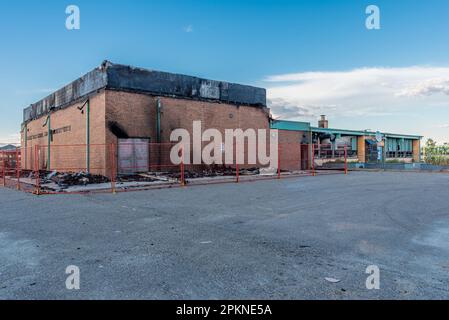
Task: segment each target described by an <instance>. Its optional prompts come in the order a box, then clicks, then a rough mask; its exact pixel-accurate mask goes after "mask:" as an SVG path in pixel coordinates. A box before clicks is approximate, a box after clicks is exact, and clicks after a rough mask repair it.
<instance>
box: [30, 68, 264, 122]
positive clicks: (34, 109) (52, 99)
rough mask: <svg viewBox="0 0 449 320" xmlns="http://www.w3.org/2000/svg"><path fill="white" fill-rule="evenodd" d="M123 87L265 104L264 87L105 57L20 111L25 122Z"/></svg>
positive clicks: (227, 101)
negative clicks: (145, 66) (217, 79)
mask: <svg viewBox="0 0 449 320" xmlns="http://www.w3.org/2000/svg"><path fill="white" fill-rule="evenodd" d="M105 88H106V89H114V90H124V91H131V92H139V93H148V94H153V95H157V96H170V97H178V98H188V99H194V100H208V101H217V102H223V103H230V104H239V105H249V106H256V107H266V106H267V100H266V90H265V89H263V88H257V87H253V86H247V85H241V84H236V83H229V82H224V81H216V80H208V79H203V78H198V77H193V76H187V75H182V74H175V73H168V72H161V71H155V70H148V69H143V68H136V67H132V66H127V65H121V64H113V63H111V62H109V61H104V62H103V63H102V64H101V66H100V67H97V68H95V69H94V70H92V71H90V72H89V73H87V74H86V75H84V76H82V77H81V78H79V79H77V80H75V81H73V82H72V83H70V84H68V85H67V86H65V87H63V88H61V89H59V90H57V91H56V92H54V93H52V94H50V95H49V96H47V97H46V98H44V99H42V100H40V101H38V102H36V103H34V104H31V105H30V106H29V107H28V108H25V109H24V111H23V121H24V123H26V122H28V121H31V120H35V119H38V118H40V117H42V116H44V115H46V114H48V113H49V112H50V111H51V110H54V109H62V108H64V107H67V106H69V105H71V104H73V103H75V102H76V101H79V100H80V99H82V98H83V97H87V96H89V95H91V94H93V93H95V92H97V91H99V90H101V89H105Z"/></svg>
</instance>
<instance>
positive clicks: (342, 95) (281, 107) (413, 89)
mask: <svg viewBox="0 0 449 320" xmlns="http://www.w3.org/2000/svg"><path fill="white" fill-rule="evenodd" d="M265 81H266V82H267V87H268V98H269V101H270V106H271V108H272V112H273V114H274V115H275V116H282V117H285V118H289V119H304V117H306V118H307V117H310V118H315V117H316V116H317V115H320V114H327V115H329V116H333V117H335V116H347V117H348V116H355V117H361V116H385V115H394V114H398V115H399V114H403V113H406V112H410V109H412V108H415V109H416V108H421V109H424V108H426V107H432V106H445V107H449V101H448V96H447V95H449V67H429V66H412V67H405V68H362V69H354V70H348V71H340V72H326V71H320V72H303V73H293V74H282V75H274V76H269V77H267V78H266V79H265Z"/></svg>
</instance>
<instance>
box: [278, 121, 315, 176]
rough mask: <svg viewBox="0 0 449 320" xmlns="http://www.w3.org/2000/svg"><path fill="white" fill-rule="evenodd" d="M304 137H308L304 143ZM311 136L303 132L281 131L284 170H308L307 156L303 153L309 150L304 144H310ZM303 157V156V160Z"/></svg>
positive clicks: (281, 156) (280, 140)
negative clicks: (309, 138)
mask: <svg viewBox="0 0 449 320" xmlns="http://www.w3.org/2000/svg"><path fill="white" fill-rule="evenodd" d="M304 135H305V136H306V138H305V140H306V141H304ZM308 137H309V134H308V133H307V132H303V131H288V130H279V154H280V164H281V169H282V170H290V171H297V170H305V169H307V168H308V161H307V156H306V155H305V154H304V155H302V154H301V151H303V152H307V150H308V149H309V148H308V147H307V146H306V145H305V144H303V143H304V142H308ZM301 156H303V157H302V158H301Z"/></svg>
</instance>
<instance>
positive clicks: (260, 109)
mask: <svg viewBox="0 0 449 320" xmlns="http://www.w3.org/2000/svg"><path fill="white" fill-rule="evenodd" d="M193 121H201V122H202V125H203V129H207V128H215V129H218V130H220V131H223V132H224V130H225V129H233V128H241V129H243V130H246V129H248V128H252V129H255V130H257V129H266V130H269V129H270V111H269V109H268V108H267V106H266V90H265V89H262V88H256V87H251V86H245V85H240V84H234V83H228V82H222V81H213V80H206V79H201V78H197V77H192V76H185V75H179V74H171V73H166V72H159V71H152V70H146V69H141V68H134V67H130V66H125V65H118V64H112V63H110V62H108V61H105V62H103V63H102V65H101V66H100V67H98V68H96V69H94V70H93V71H91V72H89V73H87V74H86V75H84V76H82V77H81V78H79V79H77V80H75V81H74V82H72V83H70V84H69V85H67V86H65V87H64V88H62V89H60V90H58V91H56V92H54V93H53V94H51V95H49V96H48V97H46V98H44V99H42V100H41V101H39V102H37V103H35V104H32V105H31V106H30V107H28V108H26V109H25V110H24V118H23V124H22V131H21V144H22V168H23V169H25V170H27V169H28V170H31V169H33V168H35V167H36V166H38V167H39V168H40V169H46V168H47V169H49V170H58V171H81V170H86V171H89V172H94V173H98V174H104V175H107V173H108V172H110V170H111V157H112V156H111V153H110V152H109V147H110V146H111V145H115V146H116V148H117V150H116V154H118V157H119V158H120V156H121V155H120V144H127V145H130V144H133V143H136V142H145V143H168V142H170V134H171V132H172V130H174V129H178V128H183V129H186V130H189V131H191V130H192V124H193ZM36 146H39V148H36ZM63 148H64V150H63ZM140 154H141V156H143V158H140V160H137V161H140V162H141V163H143V166H145V165H146V164H147V163H148V162H149V161H148V160H147V159H146V158H145V157H150V155H149V154H150V152H149V151H148V150H143V151H142V150H140ZM122 156H123V155H122ZM122 160H123V159H122ZM128 160H129V159H128ZM130 161H132V160H130ZM119 165H120V159H119ZM141 165H142V164H141ZM118 170H120V168H118ZM141 171H145V170H141Z"/></svg>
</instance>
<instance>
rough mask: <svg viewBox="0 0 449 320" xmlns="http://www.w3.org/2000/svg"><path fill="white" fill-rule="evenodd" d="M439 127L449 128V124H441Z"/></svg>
mask: <svg viewBox="0 0 449 320" xmlns="http://www.w3.org/2000/svg"><path fill="white" fill-rule="evenodd" d="M438 128H440V129H448V128H449V124H442V125H439V126H438Z"/></svg>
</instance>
